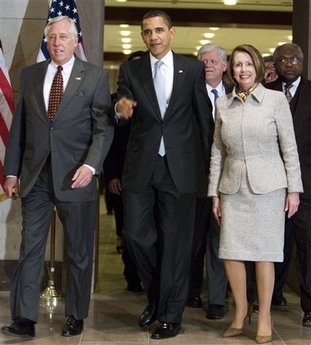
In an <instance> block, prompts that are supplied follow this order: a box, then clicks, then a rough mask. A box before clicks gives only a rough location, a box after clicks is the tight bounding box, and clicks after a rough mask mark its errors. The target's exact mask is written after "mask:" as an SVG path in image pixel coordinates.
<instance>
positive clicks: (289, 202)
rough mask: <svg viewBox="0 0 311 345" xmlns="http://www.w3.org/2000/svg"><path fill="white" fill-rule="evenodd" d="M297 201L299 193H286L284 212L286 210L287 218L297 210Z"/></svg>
mask: <svg viewBox="0 0 311 345" xmlns="http://www.w3.org/2000/svg"><path fill="white" fill-rule="evenodd" d="M299 202H300V201H299V193H297V192H293V193H288V194H287V196H286V200H285V212H287V217H288V218H290V217H291V216H293V215H294V214H295V213H296V212H297V210H298V206H299Z"/></svg>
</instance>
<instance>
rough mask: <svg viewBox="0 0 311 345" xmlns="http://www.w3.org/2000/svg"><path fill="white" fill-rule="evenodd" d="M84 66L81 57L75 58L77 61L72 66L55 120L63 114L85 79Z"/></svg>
mask: <svg viewBox="0 0 311 345" xmlns="http://www.w3.org/2000/svg"><path fill="white" fill-rule="evenodd" d="M84 75H85V73H84V66H83V63H82V61H81V60H80V59H78V58H77V57H76V58H75V62H74V64H73V67H72V71H71V74H70V77H69V80H68V84H67V86H66V89H65V92H64V95H63V98H62V100H61V102H60V105H59V108H58V110H57V112H56V114H55V120H56V119H57V118H58V117H59V116H61V113H62V112H63V111H64V109H65V108H66V106H67V104H68V102H69V101H70V100H71V99H72V97H73V95H74V94H75V93H76V92H77V90H78V89H79V87H80V85H81V84H82V82H83V80H84Z"/></svg>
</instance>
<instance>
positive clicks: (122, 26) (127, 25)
mask: <svg viewBox="0 0 311 345" xmlns="http://www.w3.org/2000/svg"><path fill="white" fill-rule="evenodd" d="M119 26H120V28H123V29H125V28H128V27H129V26H130V25H129V24H120V25H119Z"/></svg>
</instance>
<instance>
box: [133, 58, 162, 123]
mask: <svg viewBox="0 0 311 345" xmlns="http://www.w3.org/2000/svg"><path fill="white" fill-rule="evenodd" d="M139 61H140V62H141V64H140V68H139V70H138V74H139V79H140V80H141V86H142V87H143V89H144V90H145V94H146V98H147V99H148V100H149V102H150V104H151V106H152V108H153V110H154V112H155V113H156V116H157V117H158V118H159V119H161V112H160V108H159V105H158V100H157V95H156V92H155V88H154V84H153V76H152V71H151V62H150V57H149V54H148V55H146V56H145V57H143V58H141V59H140V60H139Z"/></svg>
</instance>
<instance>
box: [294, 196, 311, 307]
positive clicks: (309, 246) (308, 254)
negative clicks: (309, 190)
mask: <svg viewBox="0 0 311 345" xmlns="http://www.w3.org/2000/svg"><path fill="white" fill-rule="evenodd" d="M293 223H294V236H295V242H296V248H297V272H298V278H299V283H300V303H301V308H302V310H303V311H304V312H305V313H306V312H309V313H310V312H311V199H301V200H300V205H299V208H298V211H297V213H296V214H295V215H294V218H293Z"/></svg>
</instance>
